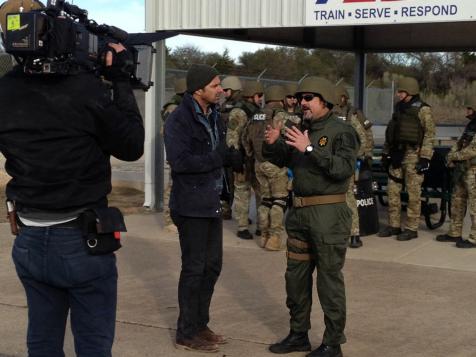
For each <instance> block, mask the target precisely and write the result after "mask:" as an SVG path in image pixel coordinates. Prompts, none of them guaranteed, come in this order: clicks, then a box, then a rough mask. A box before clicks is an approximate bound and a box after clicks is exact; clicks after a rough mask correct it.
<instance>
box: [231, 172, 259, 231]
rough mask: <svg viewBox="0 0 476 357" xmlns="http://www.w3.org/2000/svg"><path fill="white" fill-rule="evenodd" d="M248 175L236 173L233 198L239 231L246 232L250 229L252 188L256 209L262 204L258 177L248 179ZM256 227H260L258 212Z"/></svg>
mask: <svg viewBox="0 0 476 357" xmlns="http://www.w3.org/2000/svg"><path fill="white" fill-rule="evenodd" d="M246 176H247V175H246V174H241V173H235V179H234V184H235V192H234V198H233V207H234V210H233V211H234V214H235V219H236V220H237V221H238V231H244V230H245V229H248V217H249V214H250V197H251V188H253V192H254V193H255V199H256V207H257V211H258V207H259V206H260V204H261V197H260V193H259V192H260V190H259V183H258V180H257V179H256V176H254V177H251V179H248V178H247V177H246ZM256 226H257V227H259V215H258V212H256Z"/></svg>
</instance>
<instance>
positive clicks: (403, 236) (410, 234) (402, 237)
mask: <svg viewBox="0 0 476 357" xmlns="http://www.w3.org/2000/svg"><path fill="white" fill-rule="evenodd" d="M414 238H418V232H417V231H412V230H411V229H408V228H406V229H405V230H404V231H403V233H400V234H399V235H398V236H397V240H399V241H406V240H410V239H414Z"/></svg>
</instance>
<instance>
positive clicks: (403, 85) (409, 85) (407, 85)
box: [397, 77, 420, 95]
mask: <svg viewBox="0 0 476 357" xmlns="http://www.w3.org/2000/svg"><path fill="white" fill-rule="evenodd" d="M397 92H407V93H408V95H417V94H418V93H420V87H419V86H418V82H417V80H416V79H415V78H413V77H403V78H401V79H400V80H399V81H398V87H397Z"/></svg>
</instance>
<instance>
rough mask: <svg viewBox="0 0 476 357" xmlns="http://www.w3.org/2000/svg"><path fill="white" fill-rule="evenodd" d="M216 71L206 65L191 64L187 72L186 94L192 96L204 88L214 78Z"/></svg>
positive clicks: (217, 74)
mask: <svg viewBox="0 0 476 357" xmlns="http://www.w3.org/2000/svg"><path fill="white" fill-rule="evenodd" d="M219 75H220V74H219V73H218V71H217V70H216V69H215V68H213V67H210V66H209V65H206V64H192V66H191V67H190V68H189V70H188V72H187V92H189V93H190V94H193V93H194V92H195V91H196V90H199V89H203V88H205V87H206V86H207V85H208V84H209V83H210V82H211V81H212V80H213V78H215V77H216V76H219Z"/></svg>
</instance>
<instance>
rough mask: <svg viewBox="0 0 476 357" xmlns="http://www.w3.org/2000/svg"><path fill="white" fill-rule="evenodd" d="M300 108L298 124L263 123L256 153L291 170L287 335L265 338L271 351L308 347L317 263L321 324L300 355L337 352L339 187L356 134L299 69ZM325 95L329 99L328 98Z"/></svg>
mask: <svg viewBox="0 0 476 357" xmlns="http://www.w3.org/2000/svg"><path fill="white" fill-rule="evenodd" d="M297 96H298V98H300V103H301V106H302V110H303V114H304V122H303V125H302V127H301V128H297V127H293V128H291V129H289V128H286V129H285V130H286V139H285V140H283V139H282V138H280V131H281V129H280V128H279V127H272V126H268V128H267V130H266V133H265V137H266V143H265V144H264V145H263V156H264V158H265V159H267V160H270V161H271V162H273V163H274V164H276V165H278V166H279V167H284V166H289V167H290V168H291V169H292V170H293V172H294V184H293V193H294V203H293V207H292V208H291V210H290V211H289V213H288V215H287V218H286V230H287V233H288V253H287V256H288V258H287V269H286V274H285V279H286V292H287V300H286V305H287V306H288V308H289V310H290V314H291V321H290V324H291V330H290V332H289V335H288V336H287V337H286V338H285V339H284V340H282V341H281V342H278V343H276V344H274V345H271V346H270V351H271V352H273V353H289V352H293V351H308V350H310V349H311V345H310V343H309V338H308V330H309V329H310V328H311V323H310V314H311V305H312V274H313V272H314V270H317V292H318V295H319V300H320V303H321V306H322V310H323V312H324V322H325V325H326V329H325V332H324V337H323V341H322V344H321V345H320V346H319V347H318V348H317V349H315V350H314V351H312V352H311V353H310V354H308V355H307V356H311V357H340V356H342V351H341V347H340V345H341V344H343V343H344V342H345V341H346V338H345V335H344V327H345V321H346V298H345V286H344V277H343V274H342V268H343V266H344V261H345V254H346V250H347V242H348V239H349V234H350V227H351V219H352V212H351V210H350V209H349V207H348V206H347V204H346V192H347V189H348V187H349V181H350V178H351V177H352V174H353V173H354V169H355V162H356V157H357V151H358V149H359V143H358V138H357V135H356V133H355V130H354V129H353V128H352V127H351V126H350V125H348V124H346V123H343V122H342V121H340V120H337V118H336V117H335V115H334V114H333V113H332V112H331V111H330V108H332V104H331V101H332V99H333V98H334V86H333V84H332V83H330V82H329V81H328V80H326V79H323V78H319V77H313V76H311V77H307V78H305V79H304V80H303V81H302V82H301V84H300V85H299V87H298V90H297ZM328 98H331V99H328Z"/></svg>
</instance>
